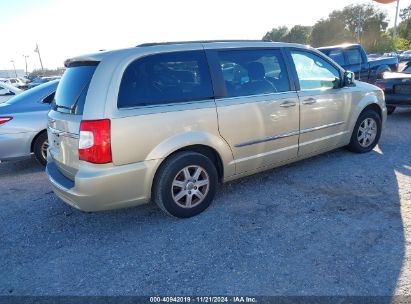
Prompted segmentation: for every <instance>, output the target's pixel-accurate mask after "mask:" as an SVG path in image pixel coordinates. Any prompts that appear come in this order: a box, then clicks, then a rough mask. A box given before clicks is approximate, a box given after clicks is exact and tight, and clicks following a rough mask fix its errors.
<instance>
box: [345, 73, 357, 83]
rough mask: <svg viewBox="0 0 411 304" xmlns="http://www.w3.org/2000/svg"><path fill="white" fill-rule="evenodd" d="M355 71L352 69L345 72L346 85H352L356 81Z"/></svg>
mask: <svg viewBox="0 0 411 304" xmlns="http://www.w3.org/2000/svg"><path fill="white" fill-rule="evenodd" d="M354 78H355V76H354V73H353V72H350V71H345V72H344V86H351V85H352V84H353V83H354Z"/></svg>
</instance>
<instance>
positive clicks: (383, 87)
mask: <svg viewBox="0 0 411 304" xmlns="http://www.w3.org/2000/svg"><path fill="white" fill-rule="evenodd" d="M375 85H376V86H377V87H379V88H380V89H382V90H384V89H385V84H383V83H376V84H375Z"/></svg>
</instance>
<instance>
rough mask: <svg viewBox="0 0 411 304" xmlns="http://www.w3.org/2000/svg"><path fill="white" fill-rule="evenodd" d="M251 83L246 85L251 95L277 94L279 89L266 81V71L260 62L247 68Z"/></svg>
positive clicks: (253, 63)
mask: <svg viewBox="0 0 411 304" xmlns="http://www.w3.org/2000/svg"><path fill="white" fill-rule="evenodd" d="M247 70H248V77H249V82H247V83H245V84H244V89H245V90H246V91H247V93H248V94H250V95H255V94H266V93H275V92H277V89H276V88H275V87H274V85H273V84H272V83H271V82H269V81H268V80H267V79H265V69H264V66H263V64H262V63H260V62H256V61H254V62H251V63H250V64H248V66H247Z"/></svg>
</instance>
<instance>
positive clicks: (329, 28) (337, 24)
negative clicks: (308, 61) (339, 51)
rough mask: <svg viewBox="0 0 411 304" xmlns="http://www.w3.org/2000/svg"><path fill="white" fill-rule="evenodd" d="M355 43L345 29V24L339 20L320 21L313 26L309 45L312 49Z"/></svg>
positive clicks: (351, 35)
mask: <svg viewBox="0 0 411 304" xmlns="http://www.w3.org/2000/svg"><path fill="white" fill-rule="evenodd" d="M353 41H355V38H354V35H353V34H351V33H350V32H349V31H348V30H347V29H346V24H345V23H344V21H343V20H339V19H335V18H333V19H330V18H328V19H321V20H320V21H317V23H316V24H315V25H314V26H313V29H312V31H311V36H310V44H311V45H312V46H314V47H320V46H326V45H333V44H340V43H346V42H353Z"/></svg>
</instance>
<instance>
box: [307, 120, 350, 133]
mask: <svg viewBox="0 0 411 304" xmlns="http://www.w3.org/2000/svg"><path fill="white" fill-rule="evenodd" d="M342 124H344V122H343V121H339V122H334V123H331V124H328V125H322V126H318V127H314V128H308V129H304V130H301V131H300V134H304V133H309V132H313V131H318V130H322V129H326V128H330V127H335V126H339V125H342Z"/></svg>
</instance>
